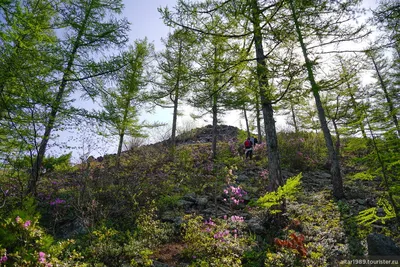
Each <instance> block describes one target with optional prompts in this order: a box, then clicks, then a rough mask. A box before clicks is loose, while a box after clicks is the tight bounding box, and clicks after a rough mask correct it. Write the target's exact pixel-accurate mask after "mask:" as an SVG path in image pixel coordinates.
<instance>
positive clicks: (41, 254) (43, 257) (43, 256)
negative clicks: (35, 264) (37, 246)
mask: <svg viewBox="0 0 400 267" xmlns="http://www.w3.org/2000/svg"><path fill="white" fill-rule="evenodd" d="M39 262H41V263H45V262H46V253H44V252H42V251H40V252H39Z"/></svg>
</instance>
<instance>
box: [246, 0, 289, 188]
mask: <svg viewBox="0 0 400 267" xmlns="http://www.w3.org/2000/svg"><path fill="white" fill-rule="evenodd" d="M250 1H251V2H250V3H251V7H252V17H253V27H254V44H255V49H256V57H257V79H258V85H259V93H260V97H261V106H262V111H263V116H264V127H265V133H266V143H267V152H268V170H269V177H270V179H269V184H268V189H269V190H270V191H275V190H277V189H278V187H279V186H282V185H283V179H282V173H281V166H280V158H279V151H278V138H277V135H276V129H275V120H274V110H273V109H272V103H271V100H270V99H268V98H267V97H266V95H267V94H266V93H265V92H266V90H267V89H268V80H267V68H266V64H265V60H264V49H263V45H262V32H261V27H260V13H261V11H260V8H259V6H258V2H257V0H250Z"/></svg>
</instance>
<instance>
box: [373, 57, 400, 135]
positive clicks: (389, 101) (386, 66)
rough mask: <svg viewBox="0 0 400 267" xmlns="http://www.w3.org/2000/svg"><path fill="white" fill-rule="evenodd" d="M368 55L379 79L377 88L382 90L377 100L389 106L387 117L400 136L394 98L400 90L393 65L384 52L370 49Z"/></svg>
mask: <svg viewBox="0 0 400 267" xmlns="http://www.w3.org/2000/svg"><path fill="white" fill-rule="evenodd" d="M367 55H368V56H369V58H370V60H371V63H372V67H373V70H374V72H375V75H374V76H375V77H376V80H377V88H379V89H380V90H379V91H380V92H381V93H380V94H377V95H376V97H377V98H378V99H377V100H378V101H380V103H385V104H384V106H385V107H386V108H387V112H386V113H387V116H385V117H389V118H390V120H391V121H392V123H393V127H394V129H395V130H396V131H397V135H398V136H399V137H400V125H399V121H398V119H397V117H398V110H397V108H396V106H395V101H394V99H396V98H398V95H397V94H398V92H399V91H398V90H396V88H395V84H394V83H393V80H392V79H391V76H390V69H391V65H390V63H389V61H388V60H387V59H386V58H385V56H384V54H383V53H382V52H377V51H368V52H367ZM396 93H397V94H396ZM379 96H381V97H379ZM379 98H380V99H379ZM382 100H383V101H382Z"/></svg>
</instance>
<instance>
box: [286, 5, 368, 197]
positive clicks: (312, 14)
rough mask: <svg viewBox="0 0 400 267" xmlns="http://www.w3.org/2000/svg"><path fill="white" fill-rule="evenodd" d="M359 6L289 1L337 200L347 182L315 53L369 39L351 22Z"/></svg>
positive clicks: (360, 28)
mask: <svg viewBox="0 0 400 267" xmlns="http://www.w3.org/2000/svg"><path fill="white" fill-rule="evenodd" d="M357 3H358V1H334V2H330V1H311V2H297V1H294V0H288V1H287V6H288V9H289V11H290V15H291V19H292V22H293V24H294V28H295V32H296V34H297V40H298V43H299V46H300V48H301V51H302V56H303V59H304V62H305V66H306V69H307V75H308V80H309V82H310V85H311V91H312V94H313V97H314V100H315V105H316V107H317V111H318V118H319V121H320V125H321V129H322V132H323V134H324V139H325V144H326V147H327V150H328V154H329V161H330V165H331V168H330V169H331V176H332V184H333V195H334V197H335V198H337V199H341V198H343V197H344V192H343V180H342V175H341V169H340V162H339V157H338V153H337V151H336V150H335V147H334V145H333V140H332V136H331V133H330V130H329V127H328V123H327V119H326V112H325V110H324V107H323V104H322V100H321V95H320V94H321V93H320V91H321V86H320V84H318V81H317V77H316V71H315V64H316V61H317V58H313V57H314V55H313V50H315V49H322V48H323V47H329V46H330V45H333V44H340V43H342V42H345V41H352V40H357V39H360V38H361V37H364V36H365V35H364V31H363V30H364V25H361V26H359V27H354V26H353V25H351V21H354V20H355V17H354V14H356V13H355V12H354V8H355V5H357Z"/></svg>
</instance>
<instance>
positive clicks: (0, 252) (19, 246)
mask: <svg viewBox="0 0 400 267" xmlns="http://www.w3.org/2000/svg"><path fill="white" fill-rule="evenodd" d="M33 203H34V201H33V199H27V200H25V201H24V205H23V209H22V210H15V211H13V212H12V213H11V215H10V216H9V217H8V218H5V219H0V240H1V242H0V266H45V267H50V266H57V265H60V264H61V262H62V263H63V264H64V265H62V266H80V265H79V264H78V261H76V260H79V259H80V255H79V253H77V252H75V251H71V250H70V249H69V248H70V245H71V244H72V243H73V242H74V241H71V240H67V241H63V242H57V243H55V242H54V241H53V238H52V237H51V236H50V235H48V234H46V233H45V231H44V230H43V229H42V227H40V226H39V222H38V221H39V215H38V214H35V213H34V209H35V205H34V204H33ZM60 266H61V265H60Z"/></svg>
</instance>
